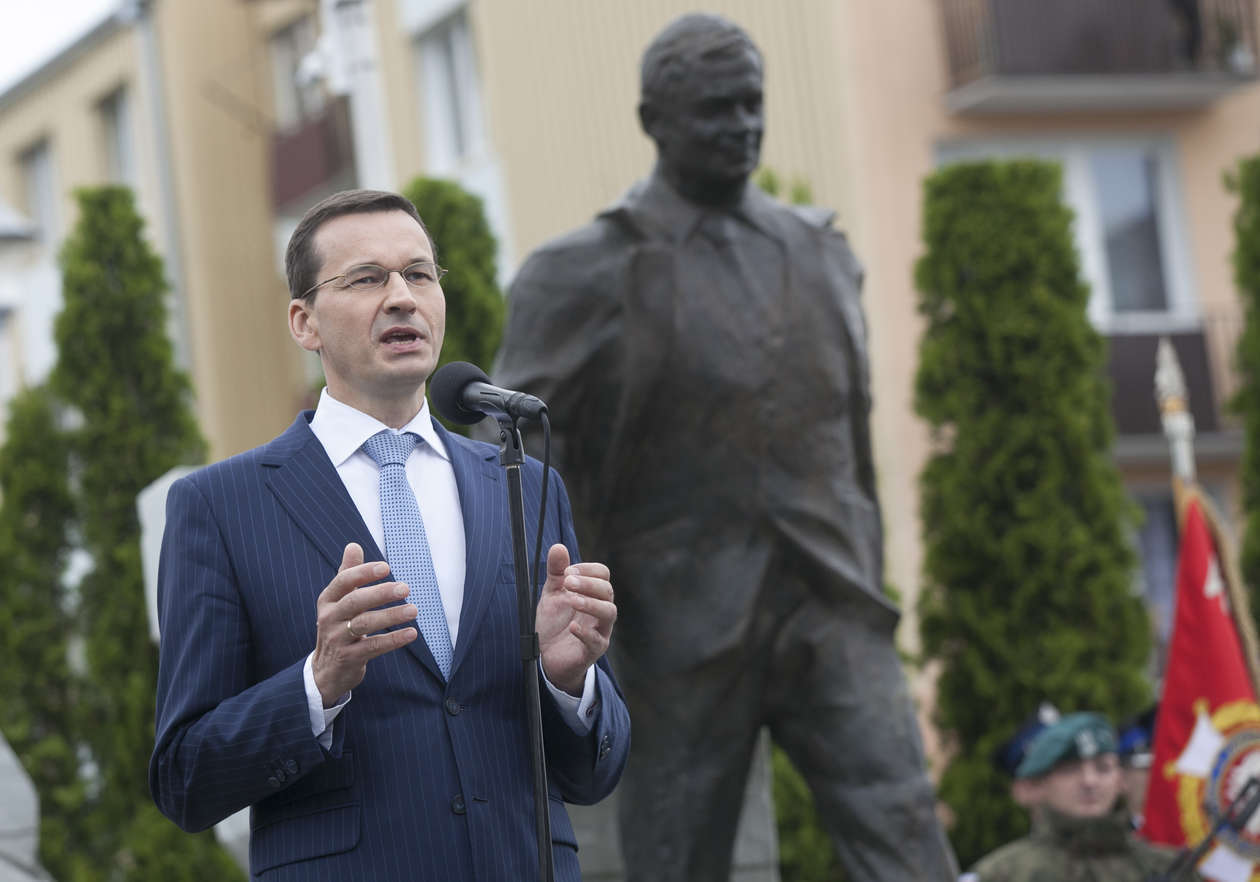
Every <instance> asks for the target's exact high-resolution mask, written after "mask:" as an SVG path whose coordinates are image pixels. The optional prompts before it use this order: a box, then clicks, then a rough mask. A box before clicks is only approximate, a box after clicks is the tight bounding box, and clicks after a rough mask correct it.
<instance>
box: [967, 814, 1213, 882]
mask: <svg viewBox="0 0 1260 882" xmlns="http://www.w3.org/2000/svg"><path fill="white" fill-rule="evenodd" d="M1039 815H1040V817H1039V818H1038V819H1037V820H1035V821H1034V822H1033V831H1032V833H1031V834H1030V835H1028V836H1026V837H1024V838H1023V839H1019V840H1016V841H1015V842H1011V843H1009V844H1007V845H1004V846H1002V847H1001V848H999V849H998V850H997V851H995V852H993V853H992V854H989V855H987V856H986V857H984V858H982V859H981V860H980V862H979V863H978V864H976V865H975V867H974V868H973V869H972V871H971V872H970V873H967V874H965V875H964V876H963V877H962V880H978V882H1074V880H1080V882H1144V880H1146V879H1147V878H1148V877H1150V876H1151V875H1152V874H1154V873H1160V872H1163V871H1164V870H1166V869H1167V868H1168V865H1169V864H1171V863H1172V860H1173V858H1174V857H1175V854H1176V853H1175V851H1174V850H1173V849H1169V848H1166V847H1163V846H1158V845H1152V844H1151V843H1149V842H1147V841H1146V840H1144V839H1141V838H1139V837H1138V836H1137V835H1136V834H1134V833H1133V832H1132V831H1131V829H1130V827H1129V810H1128V808H1127V807H1126V806H1125V805H1124V804H1123V802H1121V804H1119V805H1117V806H1116V808H1115V809H1114V810H1113V811H1112V812H1111V814H1109V815H1107V816H1105V817H1102V818H1073V817H1070V816H1068V815H1065V814H1062V813H1060V812H1056V811H1054V810H1053V809H1049V808H1044V807H1043V808H1042V809H1041V811H1040V812H1039ZM1192 878H1195V879H1197V878H1198V877H1197V876H1193V877H1192Z"/></svg>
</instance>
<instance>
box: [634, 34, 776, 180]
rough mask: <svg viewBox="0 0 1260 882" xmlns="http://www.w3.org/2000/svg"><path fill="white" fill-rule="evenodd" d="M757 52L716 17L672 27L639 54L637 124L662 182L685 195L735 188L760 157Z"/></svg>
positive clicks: (759, 64) (761, 124)
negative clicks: (652, 144)
mask: <svg viewBox="0 0 1260 882" xmlns="http://www.w3.org/2000/svg"><path fill="white" fill-rule="evenodd" d="M761 81H762V60H761V53H760V52H759V51H758V49H757V47H756V46H755V45H754V44H753V42H752V40H751V39H750V38H749V36H748V34H746V33H745V32H744V31H743V29H742V28H740V27H739V26H737V25H735V24H734V23H732V22H730V21H728V20H727V19H725V18H722V17H720V16H717V15H706V14H699V13H696V14H691V15H684V16H682V17H681V18H678V19H675V20H674V21H673V22H671V23H670V24H669V25H668V26H667V27H666V28H665V30H663V31H661V33H660V34H658V35H657V37H656V39H655V40H653V41H652V43H651V45H650V46H648V48H647V51H646V52H644V53H643V63H642V67H641V92H640V102H639V120H640V121H641V122H642V124H643V130H644V131H645V132H647V134H648V136H649V137H651V138H652V140H653V141H655V142H656V149H657V154H658V159H659V164H660V168H661V170H662V171H663V172H664V174H665V176H666V178H667V179H668V180H670V181H671V183H674V184H675V185H676V186H679V185H681V186H680V189H681V190H682V191H683V192H684V193H686V194H688V195H692V196H698V197H699V198H702V199H703V198H705V196H706V194H708V193H715V194H721V193H726V192H729V191H730V189H731V188H732V187H737V186H738V187H742V185H743V183H744V181H746V180H747V179H748V176H749V175H750V174H752V172H753V170H754V169H756V167H757V163H758V161H759V159H760V156H761V135H762V131H763V128H764V118H763V116H762V107H761Z"/></svg>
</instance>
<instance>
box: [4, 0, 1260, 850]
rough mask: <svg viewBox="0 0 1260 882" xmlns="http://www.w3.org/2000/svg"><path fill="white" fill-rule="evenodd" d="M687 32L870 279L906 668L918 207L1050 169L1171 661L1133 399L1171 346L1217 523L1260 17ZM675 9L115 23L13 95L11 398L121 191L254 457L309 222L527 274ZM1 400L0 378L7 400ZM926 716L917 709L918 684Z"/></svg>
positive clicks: (220, 452)
mask: <svg viewBox="0 0 1260 882" xmlns="http://www.w3.org/2000/svg"><path fill="white" fill-rule="evenodd" d="M705 5H706V8H708V9H710V10H712V11H716V12H719V13H722V14H725V15H727V16H729V17H730V18H732V19H733V20H735V21H737V22H739V23H740V24H742V25H743V26H744V27H745V28H746V29H747V30H748V31H749V32H750V34H751V35H752V36H753V38H754V40H755V41H756V42H757V44H758V45H759V46H760V48H761V49H762V52H763V54H764V56H765V62H766V116H767V132H766V137H765V141H764V148H763V162H764V164H765V165H766V166H767V167H770V168H772V169H774V170H775V171H776V172H778V173H779V175H780V176H781V177H783V178H785V179H788V180H793V179H799V180H801V181H804V182H807V183H808V185H809V187H810V189H811V191H812V194H813V197H814V201H815V202H816V203H817V204H820V205H826V206H830V207H832V208H834V209H835V210H836V211H837V222H836V223H837V226H839V227H841V228H843V229H845V230H847V231H848V233H849V235H850V237H851V239H852V241H853V243H854V246H855V250H856V251H857V253H858V254H859V256H860V257H861V259H862V260H863V262H864V264H865V267H866V270H867V272H866V288H865V295H864V297H865V309H866V313H867V317H868V321H869V325H870V336H871V346H870V349H871V353H872V359H873V372H872V375H873V383H874V400H875V411H874V424H873V427H874V443H875V450H876V457H877V465H878V473H879V482H880V491H881V497H882V503H883V511H884V517H885V522H886V535H887V555H886V557H887V564H888V567H887V571H888V578H889V581H890V582H891V583H892V584H893V585H895V586H896V587H897V589H898V590H899V591H900V592H901V595H902V597H903V600H904V606H905V611H906V619H905V627H903V628H902V629H901V631H900V634H899V639H900V640H901V642H902V644H903V645H904V646H905V648H907V649H909V650H913V649H914V648H916V643H917V638H916V634H917V627H916V621H915V615H914V604H915V599H916V597H917V595H918V586H919V582H920V579H921V574H920V570H921V565H922V557H923V554H922V544H921V541H920V528H919V520H918V484H917V482H918V475H919V472H920V470H921V468H922V466H923V463H924V462H925V461H926V458H927V456H928V454H929V451H930V439H929V437H928V434H927V431H926V429H925V427H924V426H923V424H922V423H921V421H920V420H919V419H918V418H917V417H916V415H915V414H914V411H913V408H912V396H913V378H914V372H915V369H916V362H917V358H916V349H917V343H918V337H919V331H920V323H919V318H918V316H917V313H916V310H915V303H916V292H915V290H914V287H913V281H912V271H913V264H914V261H915V259H916V258H917V257H918V255H919V254H920V253H921V250H922V248H921V244H920V238H919V228H920V218H921V211H922V189H921V188H922V181H923V179H924V177H925V176H926V175H928V174H930V173H931V172H932V171H933V170H934V169H936V168H938V167H940V166H941V165H943V164H945V163H948V162H952V161H958V160H962V159H967V158H975V157H988V156H999V157H1000V156H1026V155H1031V156H1041V157H1048V158H1052V159H1056V160H1058V161H1060V162H1062V163H1063V167H1064V174H1065V177H1064V181H1065V185H1064V196H1065V199H1066V200H1067V201H1068V203H1069V204H1070V205H1071V207H1072V208H1073V209H1074V211H1075V213H1076V217H1077V221H1076V226H1075V235H1076V239H1077V246H1078V251H1079V253H1080V256H1081V262H1082V269H1083V273H1084V275H1085V277H1086V279H1087V281H1088V282H1089V283H1090V285H1091V289H1092V291H1093V299H1092V301H1091V304H1090V317H1091V319H1092V321H1093V322H1094V324H1095V325H1096V327H1097V328H1098V329H1099V330H1100V331H1101V332H1102V333H1103V334H1105V335H1106V336H1107V338H1108V340H1109V343H1110V352H1111V356H1110V358H1111V361H1110V367H1109V370H1110V373H1111V379H1112V381H1113V384H1114V388H1115V396H1114V399H1115V400H1114V404H1113V409H1114V414H1115V417H1116V421H1117V426H1118V430H1119V434H1118V438H1117V442H1116V446H1115V458H1116V461H1117V463H1118V464H1119V466H1120V468H1121V470H1122V472H1123V475H1124V478H1125V481H1126V485H1127V486H1128V488H1129V490H1130V492H1131V493H1132V495H1133V497H1134V498H1135V500H1137V501H1138V502H1139V504H1140V505H1141V506H1142V507H1143V508H1144V510H1145V511H1146V513H1147V518H1146V521H1145V523H1144V525H1143V527H1142V530H1141V534H1140V535H1139V536H1137V537H1135V541H1136V542H1138V543H1139V545H1140V548H1141V551H1142V558H1143V561H1144V571H1143V574H1142V586H1141V587H1142V590H1143V591H1145V592H1146V595H1147V598H1148V602H1149V603H1150V604H1151V607H1152V609H1153V610H1154V612H1155V621H1156V623H1157V636H1159V637H1161V638H1162V637H1163V636H1164V635H1165V634H1166V630H1167V627H1168V616H1169V613H1170V611H1171V600H1172V572H1173V568H1172V563H1173V555H1174V554H1175V518H1174V516H1173V512H1172V503H1171V493H1170V491H1169V489H1168V487H1169V467H1168V460H1167V454H1166V449H1165V445H1164V442H1163V439H1162V437H1161V435H1160V432H1159V426H1158V417H1157V413H1156V409H1155V403H1154V395H1153V382H1152V377H1153V374H1154V350H1155V343H1156V341H1157V339H1158V338H1159V337H1160V336H1161V335H1168V336H1170V337H1171V339H1172V340H1173V341H1174V344H1175V346H1176V348H1177V351H1178V354H1179V356H1180V358H1181V361H1182V365H1183V368H1184V369H1185V371H1186V374H1187V377H1188V380H1189V383H1190V394H1191V406H1192V409H1193V412H1194V415H1195V418H1196V422H1197V425H1198V430H1199V436H1198V441H1199V443H1198V454H1199V468H1200V472H1201V475H1202V478H1203V480H1204V482H1205V484H1206V485H1207V487H1208V488H1209V490H1210V491H1211V492H1212V493H1213V494H1214V495H1216V497H1217V498H1218V500H1219V501H1220V502H1221V503H1222V504H1223V506H1224V507H1225V508H1226V510H1227V511H1230V512H1232V513H1233V514H1235V515H1237V513H1238V512H1237V507H1238V489H1237V484H1238V461H1239V456H1240V453H1241V444H1242V441H1241V435H1240V432H1239V430H1238V427H1237V426H1236V424H1235V423H1233V422H1232V421H1231V418H1230V416H1229V414H1228V412H1227V410H1226V408H1225V406H1224V403H1225V401H1226V400H1227V399H1228V397H1229V395H1230V394H1231V393H1232V392H1233V390H1234V389H1235V388H1236V384H1237V380H1236V374H1235V372H1234V371H1233V368H1232V364H1231V358H1232V346H1233V341H1234V340H1235V339H1236V336H1237V333H1238V331H1239V330H1240V326H1241V315H1240V310H1239V307H1238V298H1237V294H1236V292H1235V289H1234V285H1233V281H1232V274H1231V268H1230V261H1229V255H1230V251H1231V249H1232V247H1233V233H1232V227H1231V222H1232V216H1233V212H1234V209H1235V207H1236V201H1235V199H1234V197H1233V196H1232V195H1231V194H1230V193H1229V192H1228V191H1227V190H1226V189H1225V187H1224V186H1223V183H1222V180H1223V176H1224V175H1225V173H1226V172H1228V171H1229V170H1230V169H1231V168H1233V167H1234V166H1235V165H1236V163H1237V162H1238V160H1239V159H1241V158H1243V157H1245V156H1248V155H1251V154H1255V153H1256V152H1258V151H1260V131H1257V129H1256V126H1255V124H1254V121H1255V120H1256V119H1260V86H1258V85H1257V61H1256V59H1257V36H1256V20H1257V15H1258V14H1260V3H1257V2H1256V0H1197V2H1194V0H1060V2H1058V3H1054V4H1047V3H1044V2H1041V0H879V2H874V0H786V2H781V3H765V2H763V0H714V2H710V3H707V4H705ZM690 8H691V6H690V4H687V3H683V2H680V0H640V2H636V3H633V4H627V3H620V2H614V0H537V2H529V3H522V2H519V0H341V2H334V0H218V2H215V3H183V2H178V0H153V2H140V3H127V4H120V12H119V14H118V15H116V16H113V17H111V18H110V19H108V20H107V21H105V22H102V23H101V24H100V25H99V26H98V27H97V28H96V29H95V30H93V31H91V32H90V33H88V34H87V35H85V36H84V37H83V39H82V40H80V41H79V42H78V43H76V44H75V45H74V46H72V47H70V48H69V49H67V50H66V51H65V52H63V53H62V54H61V55H59V56H58V57H57V58H55V59H52V60H51V61H50V62H49V63H48V64H47V65H45V67H44V68H41V69H40V70H39V71H36V72H35V73H34V74H32V75H31V76H30V77H28V78H27V79H26V80H24V81H22V82H21V83H19V84H17V85H16V86H14V87H13V88H11V89H10V90H9V91H7V92H6V93H4V94H0V202H7V203H8V204H9V205H11V206H13V207H14V208H15V209H17V211H18V212H20V214H21V215H22V216H23V217H24V218H25V219H26V221H28V222H29V223H30V225H31V227H32V228H33V229H35V230H37V231H38V232H37V234H36V238H35V239H34V241H28V242H25V243H22V244H15V245H12V246H0V276H3V277H4V278H6V279H7V280H8V283H7V284H0V371H3V370H5V367H4V366H5V365H6V364H21V365H22V367H21V371H22V374H21V376H20V377H18V378H17V380H14V381H13V382H36V381H38V379H39V377H40V375H41V373H42V372H43V371H45V370H46V369H47V366H48V365H49V364H50V359H51V350H50V348H49V344H48V342H47V341H48V340H50V336H48V333H47V332H48V330H49V328H50V322H51V316H52V315H53V314H54V313H55V308H56V305H57V303H58V294H57V293H56V290H55V289H56V286H57V283H56V272H55V268H54V263H53V258H54V255H55V249H56V245H57V243H58V242H59V241H60V238H61V236H63V235H64V232H65V230H66V229H67V228H68V227H69V225H70V224H71V223H72V222H73V205H72V201H71V199H70V197H69V195H68V193H69V190H70V189H71V188H72V187H73V186H77V185H80V184H91V183H96V182H100V181H105V180H118V181H123V182H125V183H128V184H130V185H132V186H133V187H135V189H136V191H137V193H138V199H139V204H140V206H141V208H142V210H143V212H144V214H145V216H146V218H147V219H148V221H149V232H150V235H151V237H152V239H153V241H154V244H155V245H156V246H157V247H158V249H159V250H160V251H161V252H162V253H163V255H164V256H165V257H166V259H167V266H168V272H169V273H170V274H171V277H172V284H173V291H172V306H173V312H172V315H173V320H172V330H173V333H174V335H175V338H176V340H177V341H178V345H177V349H178V350H179V352H180V353H181V358H182V359H183V361H184V363H185V365H186V366H187V367H188V369H189V370H190V371H191V374H192V377H193V381H194V385H195V388H196V395H197V405H198V412H199V414H200V416H201V420H202V427H203V430H204V431H205V432H206V434H207V436H208V437H209V439H210V443H211V450H212V455H213V456H215V457H216V458H217V457H221V456H225V455H228V454H231V453H233V452H236V451H238V450H241V449H244V448H246V447H249V446H251V445H253V444H256V443H259V442H261V441H263V440H265V439H266V438H267V437H270V436H271V435H273V434H274V433H275V432H277V431H279V430H280V429H282V428H283V426H284V425H286V424H287V423H288V422H289V420H290V419H291V418H292V414H293V412H294V410H295V409H296V408H297V407H298V406H299V405H300V404H301V403H303V402H306V401H309V400H310V395H311V389H312V388H313V384H315V383H316V382H317V379H318V374H317V370H315V366H314V364H313V363H312V362H311V360H310V359H309V357H306V358H303V357H302V354H300V353H299V352H298V351H297V349H296V347H294V346H292V345H291V344H290V343H289V342H288V340H287V335H286V333H285V328H284V322H283V318H282V316H283V311H284V307H285V299H286V294H285V288H284V283H283V280H282V277H281V273H280V268H279V267H280V259H281V255H282V248H283V243H284V241H285V240H286V239H287V236H288V233H289V232H290V231H291V230H292V227H293V224H295V223H296V220H297V218H298V217H299V216H300V215H301V213H302V211H304V210H305V208H306V207H308V206H309V205H310V204H312V203H313V202H314V201H315V200H316V199H318V198H320V197H321V196H323V195H326V194H327V193H330V192H333V191H335V190H337V189H340V188H342V187H346V186H353V185H367V186H381V187H400V186H402V185H403V184H404V183H405V182H406V181H408V180H409V179H411V178H412V177H414V176H415V175H418V174H422V173H423V174H430V175H438V176H444V177H450V178H454V179H456V180H458V181H460V182H461V183H462V184H464V185H465V186H466V187H467V188H469V189H471V190H473V191H474V192H476V193H478V194H479V195H481V196H482V198H483V199H484V200H485V203H486V206H487V211H488V214H489V217H490V220H491V224H492V227H493V228H494V230H495V232H496V233H497V235H498V237H499V239H500V247H501V251H500V264H501V265H500V276H501V278H502V279H503V280H505V281H506V280H507V279H509V278H510V276H511V273H512V271H513V269H514V268H515V266H517V265H518V264H519V262H520V261H521V260H522V259H523V258H524V256H525V255H527V254H528V253H529V252H530V251H531V250H532V249H533V248H535V247H537V246H538V245H540V244H541V243H542V242H544V241H546V240H547V239H549V238H551V237H553V236H556V235H558V234H560V233H562V232H564V231H566V230H569V229H571V228H573V227H575V226H577V225H579V224H582V223H584V222H586V221H587V220H588V219H589V218H590V217H591V216H592V215H593V214H594V213H596V212H597V211H598V210H600V209H601V208H603V207H604V206H606V205H607V204H609V203H611V202H612V201H614V200H615V199H616V198H617V197H618V196H619V195H620V194H621V193H622V192H623V191H624V190H625V189H626V188H627V187H628V186H629V185H630V184H631V183H632V182H633V181H635V180H636V179H638V178H640V177H642V176H643V175H645V174H646V173H647V172H648V170H649V169H650V166H651V163H652V160H653V149H652V145H651V144H650V142H649V141H648V140H647V138H646V137H645V136H644V135H643V134H642V132H641V131H640V130H639V127H638V121H637V116H636V110H635V107H636V103H637V98H638V60H639V56H640V53H641V52H642V50H643V48H644V47H645V46H646V45H647V43H648V41H649V40H650V39H651V38H652V36H653V35H654V34H655V33H656V32H657V31H659V30H660V28H661V27H662V26H663V25H664V24H665V23H666V22H667V21H669V20H670V19H671V18H673V17H674V16H676V15H678V14H681V13H683V12H686V11H689V10H690ZM438 245H439V248H440V246H441V243H438ZM21 274H25V275H21ZM15 278H17V279H21V280H22V281H21V283H20V284H14V283H13V280H14V279H15ZM6 292H8V293H6ZM14 292H21V293H14ZM6 298H7V300H6ZM41 334H44V335H45V336H44V337H42V338H41V336H40V335H41ZM6 347H7V348H6ZM10 375H12V372H11V374H10ZM7 382H10V381H8V380H5V379H4V378H3V376H0V396H3V395H4V394H5V393H6V390H7V389H8V388H9V386H6V385H5V383H7ZM919 687H920V689H921V690H922V691H921V698H922V703H923V706H924V707H925V708H926V707H927V706H928V705H930V684H929V683H928V681H927V680H926V679H923V680H921V681H920V682H919ZM759 853H760V852H759Z"/></svg>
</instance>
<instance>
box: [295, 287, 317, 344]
mask: <svg viewBox="0 0 1260 882" xmlns="http://www.w3.org/2000/svg"><path fill="white" fill-rule="evenodd" d="M312 306H313V304H312V303H311V301H309V300H304V299H302V298H300V297H295V298H293V299H292V300H290V301H289V335H290V336H292V337H293V341H294V342H295V343H297V345H299V346H301V347H302V348H303V349H305V350H307V351H308V352H319V349H320V339H319V320H318V319H317V318H316V317H315V311H314V309H312Z"/></svg>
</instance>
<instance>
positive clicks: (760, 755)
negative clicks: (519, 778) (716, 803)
mask: <svg viewBox="0 0 1260 882" xmlns="http://www.w3.org/2000/svg"><path fill="white" fill-rule="evenodd" d="M631 725H633V723H631ZM566 808H567V809H568V811H569V817H570V818H571V819H572V820H573V829H574V831H575V832H576V833H577V840H578V860H579V862H580V863H581V864H582V878H583V879H584V880H586V882H622V880H623V879H624V872H623V869H622V859H621V841H620V838H619V836H618V833H617V794H616V792H614V793H613V795H612V796H610V797H609V798H608V799H605V800H604V801H603V802H601V803H599V804H598V805H593V806H583V805H570V806H566ZM731 882H779V839H778V834H777V832H776V829H775V822H774V796H773V789H772V787H771V770H770V736H769V733H768V732H766V731H765V730H762V733H761V739H760V742H759V743H758V745H757V749H756V750H755V751H754V752H753V762H752V768H751V769H749V772H748V787H747V789H746V790H745V791H744V808H743V811H742V812H741V813H740V816H739V830H738V832H737V833H736V835H735V864H734V866H733V867H732V869H731Z"/></svg>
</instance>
